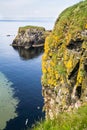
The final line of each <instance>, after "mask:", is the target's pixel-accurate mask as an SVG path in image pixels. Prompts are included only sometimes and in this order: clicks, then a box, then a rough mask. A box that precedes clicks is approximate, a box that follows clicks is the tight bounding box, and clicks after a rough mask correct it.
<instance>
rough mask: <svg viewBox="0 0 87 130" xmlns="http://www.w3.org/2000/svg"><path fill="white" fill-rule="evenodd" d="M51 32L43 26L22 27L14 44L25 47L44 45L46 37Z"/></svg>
mask: <svg viewBox="0 0 87 130" xmlns="http://www.w3.org/2000/svg"><path fill="white" fill-rule="evenodd" d="M49 33H50V31H46V30H45V28H43V27H36V26H25V27H20V28H19V31H18V35H17V36H16V38H15V39H14V41H13V43H12V46H18V47H23V48H25V49H29V48H30V47H40V46H43V45H44V42H45V38H46V36H47V35H48V34H49Z"/></svg>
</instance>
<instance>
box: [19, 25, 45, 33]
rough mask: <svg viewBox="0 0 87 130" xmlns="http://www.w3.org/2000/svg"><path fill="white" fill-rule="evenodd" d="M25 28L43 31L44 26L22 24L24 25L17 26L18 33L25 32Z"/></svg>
mask: <svg viewBox="0 0 87 130" xmlns="http://www.w3.org/2000/svg"><path fill="white" fill-rule="evenodd" d="M27 29H36V30H39V31H45V28H44V27H38V26H24V27H19V30H18V33H21V32H25V31H26V30H27Z"/></svg>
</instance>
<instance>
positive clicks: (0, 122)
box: [0, 22, 47, 130]
mask: <svg viewBox="0 0 87 130" xmlns="http://www.w3.org/2000/svg"><path fill="white" fill-rule="evenodd" d="M36 23H37V22H36ZM33 24H34V25H36V24H35V22H34V23H32V25H33ZM41 24H43V23H38V26H39V25H41ZM44 24H46V23H44ZM25 25H28V24H26V23H24V22H20V23H19V22H18V23H17V22H16V23H15V22H12V23H11V22H10V23H9V22H0V129H4V130H23V129H24V128H25V121H26V119H28V126H31V125H32V124H34V123H35V121H37V120H39V119H41V118H44V113H43V112H42V107H43V97H42V92H41V82H40V81H41V57H42V53H43V50H42V49H35V50H33V49H32V50H30V51H29V52H28V51H24V50H23V49H20V48H19V49H18V50H17V49H16V48H15V49H14V48H12V47H11V46H10V44H11V43H12V41H13V39H14V37H15V36H14V35H16V33H17V29H18V28H17V27H18V26H25ZM46 26H47V24H46ZM7 34H11V35H12V36H10V37H7V36H6V35H7ZM38 108H39V109H38Z"/></svg>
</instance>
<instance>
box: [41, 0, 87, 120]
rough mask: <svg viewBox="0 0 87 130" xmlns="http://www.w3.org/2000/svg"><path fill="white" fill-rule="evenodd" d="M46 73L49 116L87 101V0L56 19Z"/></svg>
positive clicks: (47, 51)
mask: <svg viewBox="0 0 87 130" xmlns="http://www.w3.org/2000/svg"><path fill="white" fill-rule="evenodd" d="M42 72H43V76H42V86H43V96H44V104H45V105H44V109H45V111H46V118H53V117H55V116H57V115H58V113H59V112H62V111H71V110H73V109H75V108H78V107H80V106H81V105H84V104H86V103H87V0H85V1H83V2H80V3H78V4H76V5H74V6H72V7H69V8H67V9H66V10H64V11H63V12H62V13H61V14H60V16H59V17H58V19H57V20H56V23H55V26H54V29H53V31H52V33H51V34H50V36H48V37H47V38H46V41H45V53H44V55H43V58H42Z"/></svg>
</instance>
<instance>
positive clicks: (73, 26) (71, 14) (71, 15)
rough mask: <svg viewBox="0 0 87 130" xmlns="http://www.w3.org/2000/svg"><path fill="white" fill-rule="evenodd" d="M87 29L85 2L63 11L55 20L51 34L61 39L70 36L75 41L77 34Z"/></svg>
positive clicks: (86, 0)
mask: <svg viewBox="0 0 87 130" xmlns="http://www.w3.org/2000/svg"><path fill="white" fill-rule="evenodd" d="M85 29H87V0H85V1H82V2H80V3H78V4H75V5H74V6H71V7H69V8H67V9H65V10H64V11H63V12H62V13H61V14H60V15H59V17H58V19H57V20H56V23H55V26H54V29H53V32H54V34H56V35H58V36H59V37H60V39H63V38H64V37H65V35H66V34H70V37H71V38H72V39H75V38H76V37H77V35H79V34H78V33H80V32H81V31H82V30H85Z"/></svg>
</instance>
